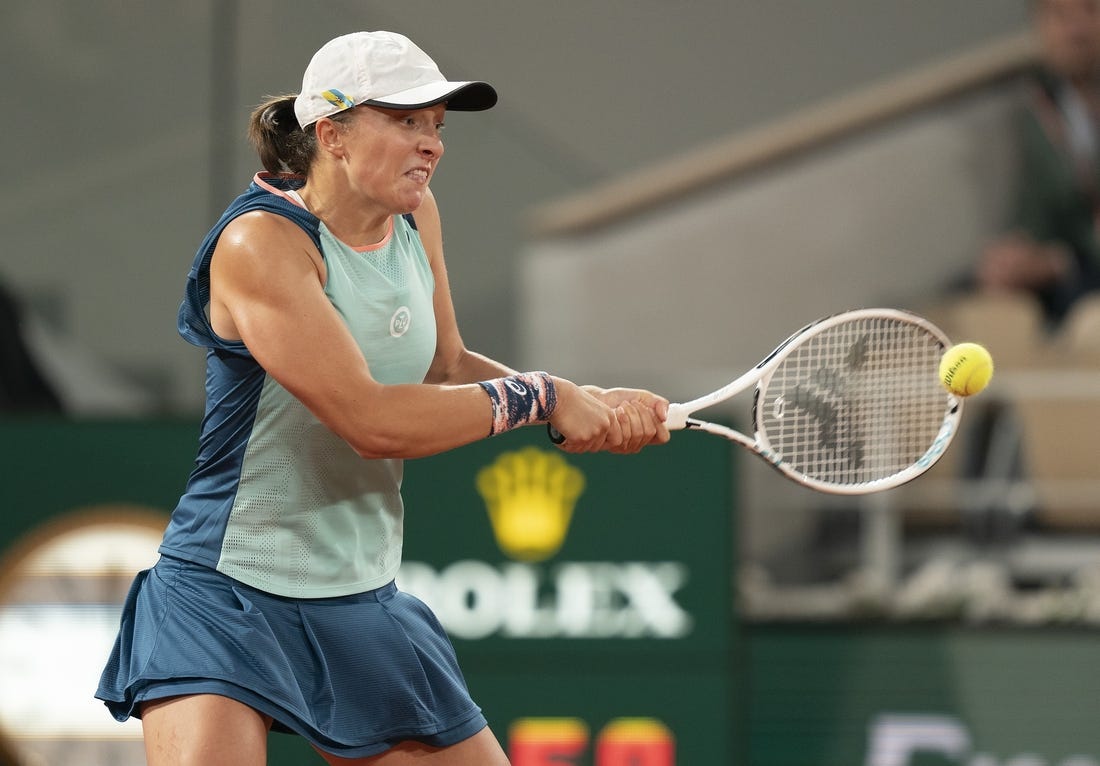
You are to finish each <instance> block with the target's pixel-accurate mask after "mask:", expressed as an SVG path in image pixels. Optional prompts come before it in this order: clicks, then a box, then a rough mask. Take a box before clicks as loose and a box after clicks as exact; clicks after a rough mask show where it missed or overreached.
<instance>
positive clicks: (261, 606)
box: [96, 557, 486, 758]
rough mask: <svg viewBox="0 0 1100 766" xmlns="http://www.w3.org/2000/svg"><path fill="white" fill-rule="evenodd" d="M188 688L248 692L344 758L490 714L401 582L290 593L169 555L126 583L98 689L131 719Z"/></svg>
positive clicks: (449, 738)
mask: <svg viewBox="0 0 1100 766" xmlns="http://www.w3.org/2000/svg"><path fill="white" fill-rule="evenodd" d="M181 694H220V695H223V696H226V697H231V698H233V699H236V700H239V701H240V702H243V703H245V704H246V705H249V706H250V707H252V708H254V709H255V710H258V711H259V712H261V713H264V714H266V715H269V716H271V717H272V718H273V719H274V721H275V723H274V725H273V729H274V730H276V731H285V732H295V733H298V734H301V735H302V736H304V737H306V738H307V739H308V740H309V741H310V742H312V743H313V744H314V745H316V746H317V747H319V748H320V749H322V750H324V751H326V752H329V753H332V754H334V755H338V756H341V757H344V758H363V757H366V756H370V755H376V754H378V753H381V752H384V751H386V750H388V749H389V748H391V747H393V746H394V745H396V744H397V743H398V742H402V741H405V740H418V741H420V742H424V743H426V744H428V745H432V746H434V747H445V746H447V745H452V744H454V743H456V742H460V741H462V740H464V739H466V738H467V737H470V736H472V735H474V734H476V733H477V732H478V731H480V730H481V729H482V728H484V726H485V725H486V723H485V718H484V716H483V715H482V713H481V710H480V709H479V708H478V707H477V705H475V704H474V702H473V700H472V699H470V694H469V692H468V691H467V688H466V682H465V681H464V680H463V678H462V673H461V671H460V670H459V668H458V663H457V661H456V659H455V654H454V649H453V647H452V646H451V642H450V641H449V639H448V638H447V636H446V634H445V633H444V632H443V629H442V627H441V626H440V625H439V622H438V621H437V620H436V618H435V616H434V615H433V614H432V613H431V610H429V609H428V607H427V606H425V605H424V603H423V602H421V601H420V600H418V599H416V598H414V597H413V596H410V595H409V594H407V593H403V592H401V591H399V590H398V589H397V587H396V586H395V585H394V584H393V583H390V584H389V585H386V586H384V587H382V588H378V589H377V590H373V591H369V592H367V593H361V594H355V595H352V596H343V597H339V598H324V599H292V598H283V597H280V596H274V595H272V594H270V593H265V592H263V591H259V590H256V589H255V588H251V587H249V586H247V585H244V584H243V583H240V582H238V581H236V580H233V579H232V578H229V577H226V576H225V575H223V574H221V573H220V572H217V571H215V570H212V569H210V568H209V567H205V566H202V565H199V564H194V563H191V562H186V561H180V560H178V559H173V558H169V557H162V558H161V559H160V561H158V562H157V564H156V566H155V567H153V568H152V569H149V570H146V571H144V572H141V573H140V574H138V576H137V578H136V579H135V580H134V584H133V586H132V587H131V588H130V593H129V595H128V596H127V598H126V603H125V606H124V608H123V612H122V620H121V627H120V630H119V635H118V639H117V640H116V641H115V646H114V650H113V651H112V653H111V656H110V658H109V660H108V662H107V666H106V668H105V669H104V671H103V676H102V678H101V679H100V683H99V690H98V691H97V692H96V697H98V698H99V699H101V700H103V701H104V702H105V703H106V705H107V707H108V709H110V711H111V713H112V714H113V715H114V716H115V718H117V719H118V720H120V721H124V720H126V719H127V718H128V717H130V716H138V717H139V716H140V703H141V702H144V701H147V700H154V699H160V698H163V697H171V696H176V695H181Z"/></svg>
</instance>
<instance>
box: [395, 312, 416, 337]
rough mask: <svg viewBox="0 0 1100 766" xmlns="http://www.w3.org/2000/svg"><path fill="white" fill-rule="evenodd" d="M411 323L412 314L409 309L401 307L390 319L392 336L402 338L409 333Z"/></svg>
mask: <svg viewBox="0 0 1100 766" xmlns="http://www.w3.org/2000/svg"><path fill="white" fill-rule="evenodd" d="M411 323H412V312H410V311H409V307H408V306H401V307H399V308H398V309H397V311H395V312H393V316H392V317H390V335H392V336H393V337H395V338H400V337H401V336H402V335H404V334H405V333H406V332H408V331H409V324H411Z"/></svg>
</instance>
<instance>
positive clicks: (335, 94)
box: [321, 88, 355, 109]
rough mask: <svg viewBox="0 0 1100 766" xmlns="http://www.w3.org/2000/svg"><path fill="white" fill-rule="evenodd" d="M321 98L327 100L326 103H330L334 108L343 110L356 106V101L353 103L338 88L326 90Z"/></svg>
mask: <svg viewBox="0 0 1100 766" xmlns="http://www.w3.org/2000/svg"><path fill="white" fill-rule="evenodd" d="M321 96H322V98H324V99H325V101H327V102H329V103H330V104H332V105H333V106H338V107H340V108H341V109H351V108H352V107H353V106H355V102H354V101H352V100H351V99H350V98H348V97H347V96H345V95H344V94H343V93H341V92H340V91H338V90H336V88H333V89H331V90H326V91H325V92H324V93H322V94H321Z"/></svg>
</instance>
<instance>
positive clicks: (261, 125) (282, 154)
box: [248, 95, 317, 176]
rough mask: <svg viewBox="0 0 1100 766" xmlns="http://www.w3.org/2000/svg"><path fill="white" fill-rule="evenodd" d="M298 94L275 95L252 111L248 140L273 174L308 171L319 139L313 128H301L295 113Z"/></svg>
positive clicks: (296, 173)
mask: <svg viewBox="0 0 1100 766" xmlns="http://www.w3.org/2000/svg"><path fill="white" fill-rule="evenodd" d="M295 98H296V96H294V95H287V96H273V97H271V98H269V99H268V100H267V101H265V102H264V103H262V104H260V105H259V106H257V107H256V108H255V109H253V110H252V116H251V118H250V119H249V121H248V140H249V141H250V142H251V143H252V146H253V147H254V148H255V149H256V153H257V154H259V156H260V162H261V163H262V164H263V166H264V169H265V170H267V171H268V172H270V173H294V174H295V175H300V176H304V175H307V174H308V173H309V166H310V165H311V164H312V163H313V155H314V153H315V152H316V150H317V139H316V137H315V136H314V133H313V130H312V126H310V128H311V129H310V130H302V129H301V128H300V127H298V118H297V117H295V116H294V99H295Z"/></svg>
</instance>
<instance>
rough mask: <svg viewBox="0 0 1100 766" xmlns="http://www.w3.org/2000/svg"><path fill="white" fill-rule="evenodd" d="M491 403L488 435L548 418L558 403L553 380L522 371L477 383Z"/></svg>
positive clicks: (542, 375)
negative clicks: (491, 418)
mask: <svg viewBox="0 0 1100 766" xmlns="http://www.w3.org/2000/svg"><path fill="white" fill-rule="evenodd" d="M478 385H479V386H481V387H482V388H484V389H485V393H487V394H489V400H490V401H491V402H492V403H493V423H492V426H491V427H490V429H489V435H490V436H494V435H496V434H499V433H503V432H504V431H511V430H512V429H513V428H518V427H519V426H525V425H529V424H531V423H542V422H544V421H546V420H549V419H550V415H552V414H553V412H554V408H555V407H556V406H557V404H558V395H557V392H556V391H555V390H554V380H553V378H551V377H550V376H549V375H548V374H547V373H545V372H523V373H520V374H518V375H509V376H508V377H507V378H495V379H493V380H483V381H481V382H480V383H478Z"/></svg>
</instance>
